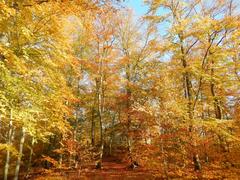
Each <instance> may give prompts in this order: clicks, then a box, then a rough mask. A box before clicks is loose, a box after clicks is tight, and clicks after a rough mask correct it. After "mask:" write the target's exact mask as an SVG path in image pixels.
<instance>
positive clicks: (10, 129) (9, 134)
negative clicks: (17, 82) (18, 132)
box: [3, 109, 13, 180]
mask: <svg viewBox="0 0 240 180" xmlns="http://www.w3.org/2000/svg"><path fill="white" fill-rule="evenodd" d="M12 138H13V122H12V109H11V110H10V121H9V131H8V142H7V145H8V149H7V153H6V161H5V166H4V177H3V179H4V180H7V178H8V169H9V162H10V150H9V148H10V146H11V145H12Z"/></svg>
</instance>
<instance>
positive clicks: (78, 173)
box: [30, 161, 155, 180]
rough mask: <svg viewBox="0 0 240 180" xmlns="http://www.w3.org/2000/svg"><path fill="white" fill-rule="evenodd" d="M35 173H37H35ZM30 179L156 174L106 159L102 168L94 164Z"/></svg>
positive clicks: (104, 179)
mask: <svg viewBox="0 0 240 180" xmlns="http://www.w3.org/2000/svg"><path fill="white" fill-rule="evenodd" d="M34 174H35V173H34ZM30 179H34V180H77V179H83V180H84V179H91V180H122V179H126V180H144V179H155V178H154V175H153V174H152V173H151V172H149V171H147V170H145V169H143V168H142V167H138V168H136V169H130V168H128V165H127V164H126V163H119V162H111V161H104V162H103V165H102V169H95V168H94V165H92V166H88V167H85V168H81V169H75V170H66V171H60V172H59V171H55V172H54V171H53V172H50V171H49V172H47V173H46V174H42V175H37V174H36V175H34V176H32V177H31V178H30Z"/></svg>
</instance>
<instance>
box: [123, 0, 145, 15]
mask: <svg viewBox="0 0 240 180" xmlns="http://www.w3.org/2000/svg"><path fill="white" fill-rule="evenodd" d="M124 4H125V5H126V6H127V7H129V8H131V9H133V10H134V12H135V15H137V16H141V15H144V14H145V13H146V12H147V10H148V7H147V6H144V3H143V0H125V2H124Z"/></svg>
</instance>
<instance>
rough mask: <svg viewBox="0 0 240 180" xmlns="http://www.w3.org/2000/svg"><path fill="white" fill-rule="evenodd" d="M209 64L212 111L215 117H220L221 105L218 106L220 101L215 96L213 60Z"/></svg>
mask: <svg viewBox="0 0 240 180" xmlns="http://www.w3.org/2000/svg"><path fill="white" fill-rule="evenodd" d="M211 64H212V68H211V78H212V80H211V84H210V89H211V94H212V97H213V105H214V112H215V117H216V119H222V111H221V107H220V101H219V99H217V97H216V93H215V84H214V82H213V76H214V60H212V62H211Z"/></svg>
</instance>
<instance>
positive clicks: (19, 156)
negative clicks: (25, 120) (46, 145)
mask: <svg viewBox="0 0 240 180" xmlns="http://www.w3.org/2000/svg"><path fill="white" fill-rule="evenodd" d="M24 141H25V128H24V127H23V128H22V136H21V139H20V146H19V155H18V158H17V163H16V169H15V177H14V180H18V175H19V169H20V164H21V159H22V155H23V145H24Z"/></svg>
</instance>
